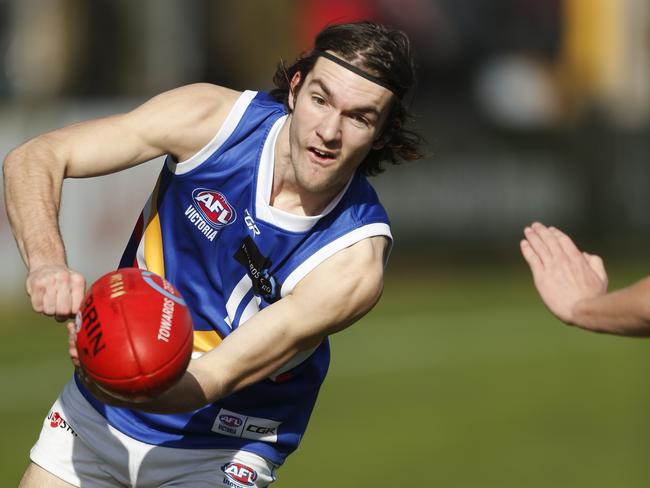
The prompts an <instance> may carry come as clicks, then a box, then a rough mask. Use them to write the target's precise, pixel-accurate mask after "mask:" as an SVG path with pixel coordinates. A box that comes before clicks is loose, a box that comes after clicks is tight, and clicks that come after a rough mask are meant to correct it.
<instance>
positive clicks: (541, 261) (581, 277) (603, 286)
mask: <svg viewBox="0 0 650 488" xmlns="http://www.w3.org/2000/svg"><path fill="white" fill-rule="evenodd" d="M524 235H525V236H526V238H525V239H524V240H522V241H521V243H520V244H521V253H522V254H523V256H524V258H525V259H526V262H527V263H528V265H529V266H530V269H531V271H532V273H533V280H534V282H535V287H536V288H537V291H538V292H539V295H540V296H541V298H542V300H543V302H544V304H545V305H546V306H547V307H548V309H549V310H550V311H551V312H552V313H553V314H554V315H555V316H556V317H558V318H559V319H560V320H562V321H563V322H566V323H568V324H575V325H580V324H577V323H576V321H575V320H576V313H575V307H576V305H577V304H578V303H579V302H581V301H582V300H587V299H590V298H593V297H596V296H600V295H604V294H605V293H607V273H606V272H605V267H604V265H603V261H602V259H601V258H600V257H598V256H594V255H591V254H587V253H584V252H581V251H580V250H579V249H578V248H577V247H576V245H575V244H574V243H573V241H572V240H571V239H570V238H569V236H567V235H566V234H564V233H563V232H561V231H560V230H558V229H556V228H554V227H546V226H545V225H542V224H540V223H538V222H535V223H533V224H532V225H531V226H529V227H526V228H525V229H524Z"/></svg>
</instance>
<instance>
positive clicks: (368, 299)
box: [70, 237, 386, 413]
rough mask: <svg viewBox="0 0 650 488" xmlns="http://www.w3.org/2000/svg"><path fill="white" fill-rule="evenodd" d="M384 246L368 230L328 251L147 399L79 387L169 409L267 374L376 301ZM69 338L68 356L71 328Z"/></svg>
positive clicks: (192, 405) (189, 406)
mask: <svg viewBox="0 0 650 488" xmlns="http://www.w3.org/2000/svg"><path fill="white" fill-rule="evenodd" d="M385 247H386V239H385V238H384V237H372V238H370V239H364V240H363V241H360V242H358V243H357V244H354V245H353V246H351V247H349V248H347V249H344V250H342V251H340V252H338V253H336V254H335V255H334V256H332V257H330V258H329V259H327V260H326V261H325V262H323V263H322V264H321V265H319V266H318V267H317V268H316V269H314V270H313V271H312V272H311V273H309V274H308V275H307V276H305V278H303V279H302V280H301V281H300V283H298V285H297V286H296V287H295V289H294V290H293V292H292V293H291V294H289V295H287V296H285V297H284V298H282V299H281V300H279V301H277V302H276V303H274V304H273V305H270V306H269V307H266V308H265V309H263V310H261V311H260V312H259V313H257V314H256V315H254V316H253V317H252V318H251V319H249V320H248V321H247V322H245V323H244V324H242V325H240V326H239V327H238V328H237V329H236V330H235V331H234V332H232V333H231V334H230V335H229V336H228V337H227V338H226V339H225V340H224V341H223V342H222V343H221V344H219V346H218V347H216V348H215V349H213V350H212V351H210V352H209V353H207V354H205V355H204V356H202V357H200V358H199V359H196V360H192V361H191V362H190V365H189V367H188V370H187V372H186V373H185V375H184V376H183V377H182V378H181V381H180V382H179V383H177V384H176V385H175V386H173V387H172V388H171V389H170V390H168V391H167V392H165V393H163V394H162V395H161V396H159V397H158V398H156V399H155V400H153V401H151V402H145V403H139V404H135V405H134V404H128V403H125V402H121V401H119V400H116V399H114V398H110V397H108V396H106V395H103V394H102V393H101V392H99V391H97V389H96V388H95V387H94V386H93V385H92V384H90V383H87V386H88V387H89V388H90V389H91V391H93V393H94V394H95V395H96V396H98V397H99V398H100V399H101V400H102V401H104V402H106V403H109V404H112V405H117V406H128V407H132V408H138V409H141V410H145V411H149V412H156V413H173V412H183V411H190V410H195V409H197V408H200V407H202V406H204V405H207V404H209V403H212V402H215V401H217V400H219V399H220V398H223V397H225V396H228V395H230V394H231V393H234V392H236V391H239V390H241V389H242V388H245V387H246V386H249V385H251V384H253V383H256V382H258V381H261V380H263V379H265V378H268V377H269V376H270V375H272V374H273V373H274V372H275V371H277V370H278V369H279V368H280V367H281V366H283V365H284V364H286V363H287V361H289V360H290V359H291V358H293V357H294V356H295V355H296V354H298V353H300V352H302V351H306V350H310V349H313V348H314V347H316V346H318V345H319V344H320V343H321V341H322V340H323V339H324V338H325V337H326V336H327V335H329V334H333V333H335V332H338V331H340V330H342V329H345V328H346V327H348V326H349V325H350V324H352V323H354V322H356V321H357V320H358V319H359V318H361V317H362V316H363V315H365V314H366V313H367V312H368V311H369V310H370V309H371V308H372V307H373V306H374V305H375V304H376V303H377V301H378V300H379V297H380V295H381V291H382V286H383V255H384V250H385ZM71 332H72V329H71ZM70 340H71V353H72V356H73V359H74V358H75V357H76V351H75V350H74V336H73V335H71V337H70Z"/></svg>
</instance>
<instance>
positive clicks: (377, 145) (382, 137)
mask: <svg viewBox="0 0 650 488" xmlns="http://www.w3.org/2000/svg"><path fill="white" fill-rule="evenodd" d="M387 132H388V131H387V130H386V127H384V130H382V131H381V134H379V137H377V139H375V142H373V144H372V148H373V149H374V150H378V149H383V148H384V146H385V145H386V144H387V143H388V135H387Z"/></svg>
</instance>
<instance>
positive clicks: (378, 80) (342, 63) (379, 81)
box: [313, 49, 397, 96]
mask: <svg viewBox="0 0 650 488" xmlns="http://www.w3.org/2000/svg"><path fill="white" fill-rule="evenodd" d="M313 52H314V53H315V54H316V55H318V56H322V57H324V58H327V59H329V60H330V61H334V62H335V63H336V64H338V65H339V66H343V67H344V68H345V69H349V70H350V71H352V72H353V73H355V74H357V75H359V76H361V77H363V78H365V79H366V80H368V81H372V82H373V83H375V84H377V85H379V86H383V87H384V88H386V89H387V90H389V91H391V92H392V93H393V94H394V95H395V96H397V90H395V88H394V87H392V86H391V85H390V84H389V83H387V82H386V81H384V80H382V79H381V78H378V77H377V76H374V75H371V74H370V73H368V72H366V71H363V70H362V69H359V68H357V67H356V66H354V65H352V64H350V63H348V62H347V61H345V60H343V59H341V58H339V57H338V56H334V55H333V54H331V53H328V52H327V51H321V50H320V49H314V51H313Z"/></svg>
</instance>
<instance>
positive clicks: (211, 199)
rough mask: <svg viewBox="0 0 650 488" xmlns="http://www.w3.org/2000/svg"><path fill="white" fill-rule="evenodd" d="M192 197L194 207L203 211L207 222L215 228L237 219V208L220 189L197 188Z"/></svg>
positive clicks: (202, 213)
mask: <svg viewBox="0 0 650 488" xmlns="http://www.w3.org/2000/svg"><path fill="white" fill-rule="evenodd" d="M192 198H193V199H194V207H195V208H196V209H197V210H198V211H199V212H200V213H201V215H202V216H203V218H204V219H205V221H206V223H207V224H208V225H209V226H210V227H212V228H214V229H219V228H221V227H223V226H224V225H228V224H232V223H233V222H234V221H235V220H236V219H237V213H236V212H235V209H234V208H232V207H231V206H230V204H229V203H228V200H227V199H226V197H225V196H224V195H223V194H222V193H219V192H218V191H214V190H208V189H207V188H197V189H196V190H194V191H193V192H192Z"/></svg>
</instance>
